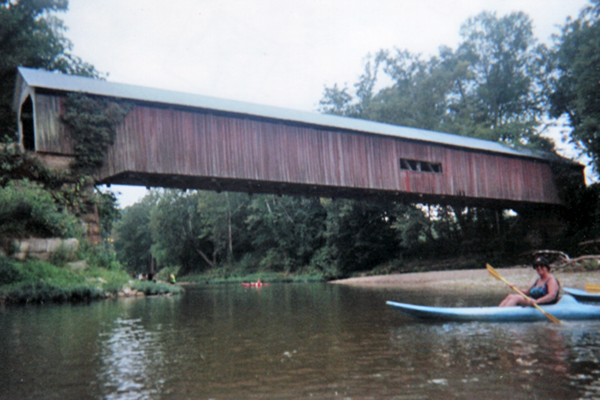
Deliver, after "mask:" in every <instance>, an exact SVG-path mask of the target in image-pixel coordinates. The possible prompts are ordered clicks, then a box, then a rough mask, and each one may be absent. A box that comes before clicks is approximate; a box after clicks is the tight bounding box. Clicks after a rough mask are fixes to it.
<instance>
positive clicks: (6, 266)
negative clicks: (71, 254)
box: [0, 257, 183, 304]
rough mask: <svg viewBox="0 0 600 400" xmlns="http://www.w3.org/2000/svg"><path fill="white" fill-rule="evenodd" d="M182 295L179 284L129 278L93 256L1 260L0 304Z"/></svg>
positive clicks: (114, 267)
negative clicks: (62, 259)
mask: <svg viewBox="0 0 600 400" xmlns="http://www.w3.org/2000/svg"><path fill="white" fill-rule="evenodd" d="M182 292H183V288H182V287H181V286H179V285H171V284H168V283H165V282H149V281H139V280H137V279H131V277H130V276H129V275H128V274H127V272H125V271H124V270H123V269H122V268H121V266H120V264H118V263H116V262H102V263H99V262H98V260H94V259H93V257H90V258H88V259H87V260H85V261H83V260H82V261H78V262H76V263H56V264H54V263H51V262H48V261H43V260H26V261H24V262H19V261H15V260H12V259H9V258H7V257H0V304H29V303H37V304H39V303H50V302H52V303H64V302H86V301H92V300H101V299H106V298H113V297H134V296H153V295H172V294H178V293H182Z"/></svg>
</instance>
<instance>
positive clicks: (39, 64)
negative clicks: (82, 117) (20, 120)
mask: <svg viewBox="0 0 600 400" xmlns="http://www.w3.org/2000/svg"><path fill="white" fill-rule="evenodd" d="M67 6H68V1H67V0H0V141H2V142H10V141H14V140H15V132H16V117H15V115H14V113H13V112H12V107H11V104H12V97H13V95H14V88H15V81H16V74H17V67H19V66H23V67H30V68H41V69H46V70H51V71H52V70H57V71H61V72H64V73H68V74H75V75H85V76H95V77H99V76H100V74H99V73H98V72H97V71H96V70H95V68H94V67H93V66H91V65H89V64H87V63H85V62H83V61H81V59H80V58H78V57H76V56H74V55H73V54H72V53H71V49H72V44H71V42H70V41H69V40H68V39H67V38H66V37H65V36H64V32H65V30H66V29H65V26H64V24H63V22H62V20H60V19H58V18H57V17H56V16H55V13H57V12H64V11H66V10H67Z"/></svg>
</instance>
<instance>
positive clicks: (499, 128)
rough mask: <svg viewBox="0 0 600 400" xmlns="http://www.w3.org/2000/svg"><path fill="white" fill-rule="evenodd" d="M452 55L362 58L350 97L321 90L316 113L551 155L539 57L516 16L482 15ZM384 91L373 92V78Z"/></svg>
mask: <svg viewBox="0 0 600 400" xmlns="http://www.w3.org/2000/svg"><path fill="white" fill-rule="evenodd" d="M460 33H461V36H462V38H463V41H462V43H461V44H460V45H459V46H458V48H457V50H456V51H453V50H452V49H450V48H448V47H444V46H443V47H441V48H440V50H439V55H438V56H435V57H431V58H430V59H429V60H423V59H422V58H421V57H420V56H418V55H414V54H411V53H409V52H407V51H401V50H394V51H389V50H381V51H379V52H378V53H377V54H376V55H375V56H367V61H366V63H365V70H364V73H363V74H362V75H361V76H360V78H359V81H358V82H357V83H356V84H355V85H354V87H355V93H354V94H352V93H351V91H350V90H349V89H348V88H347V87H344V88H340V87H338V86H337V85H334V86H333V87H332V88H325V93H324V96H323V99H322V100H321V102H320V105H321V107H320V108H321V111H322V112H326V113H333V114H339V115H346V116H350V117H356V118H363V119H370V120H375V121H380V122H385V123H391V124H395V125H402V126H410V127H416V128H422V129H429V130H435V131H442V132H448V133H455V134H460V135H466V136H473V137H479V138H482V139H487V140H494V141H500V142H504V143H506V144H509V145H512V146H531V147H537V148H543V149H545V150H552V149H553V145H552V143H551V142H550V141H547V140H545V139H544V138H542V137H541V136H540V135H539V132H538V130H539V127H540V121H541V119H542V116H543V113H544V98H543V94H544V93H545V92H544V89H545V86H544V75H545V74H546V70H547V66H548V62H547V55H548V51H547V49H546V48H545V47H544V46H542V45H538V44H537V41H536V39H535V37H534V36H533V32H532V23H531V20H530V19H529V17H528V16H527V15H525V14H523V13H512V14H510V15H507V16H505V17H501V18H499V17H497V16H496V15H495V14H493V13H488V12H484V13H481V14H479V15H478V16H476V17H473V18H470V19H469V20H467V21H466V22H465V23H464V24H463V25H462V27H461V30H460ZM380 74H384V75H385V76H386V81H391V82H392V83H391V85H388V86H385V87H383V88H382V89H380V90H379V91H375V88H376V87H377V86H378V83H379V81H378V76H379V75H380Z"/></svg>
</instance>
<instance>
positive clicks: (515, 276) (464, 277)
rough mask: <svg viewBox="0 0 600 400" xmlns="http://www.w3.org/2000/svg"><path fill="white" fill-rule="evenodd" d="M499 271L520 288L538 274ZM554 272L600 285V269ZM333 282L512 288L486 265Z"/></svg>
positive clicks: (575, 283)
mask: <svg viewBox="0 0 600 400" xmlns="http://www.w3.org/2000/svg"><path fill="white" fill-rule="evenodd" d="M497 271H498V272H499V273H500V275H501V276H502V277H503V278H504V279H506V280H507V281H509V282H511V283H513V284H514V285H516V286H517V287H520V288H526V287H528V286H529V285H531V284H532V283H533V282H534V281H535V279H536V278H537V274H536V273H535V271H533V270H532V269H531V268H525V267H516V268H498V269H497ZM553 274H554V276H555V277H556V278H557V279H558V280H559V281H560V283H561V285H562V286H563V287H564V286H567V287H572V288H578V289H583V287H584V285H585V284H586V283H598V284H600V271H593V272H566V271H560V270H557V271H553ZM331 283H334V284H340V285H352V286H358V287H369V288H382V289H384V288H390V289H391V288H396V289H402V288H406V289H414V290H417V289H421V290H440V291H446V292H451V291H458V292H462V291H468V292H469V293H476V292H482V293H483V292H487V293H490V292H498V293H506V292H508V291H510V289H509V288H508V286H507V285H506V284H505V283H503V282H502V281H499V280H496V279H494V278H493V277H492V276H491V275H490V274H489V272H488V271H487V269H485V268H482V269H471V270H458V271H434V272H415V273H410V274H392V275H379V276H368V277H359V278H350V279H342V280H337V281H332V282H331Z"/></svg>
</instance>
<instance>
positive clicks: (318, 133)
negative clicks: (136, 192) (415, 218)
mask: <svg viewBox="0 0 600 400" xmlns="http://www.w3.org/2000/svg"><path fill="white" fill-rule="evenodd" d="M74 92H83V93H85V94H88V95H91V96H101V97H104V98H108V99H118V100H125V101H127V102H129V103H130V104H132V108H131V110H130V112H129V113H128V115H127V116H126V117H125V119H124V121H123V122H122V123H121V124H120V126H118V129H117V138H116V142H115V144H114V146H112V148H111V149H110V150H109V153H108V155H107V157H106V159H105V163H104V167H103V168H102V169H101V170H100V171H98V174H97V177H96V178H97V181H98V182H99V183H106V184H110V183H114V184H125V185H141V186H147V187H153V186H158V187H169V188H181V189H208V190H216V191H221V190H230V191H242V192H248V193H276V194H292V195H303V196H323V197H349V198H387V199H395V200H399V201H409V202H423V203H427V202H429V203H438V204H453V203H457V204H464V205H482V206H492V207H501V208H514V209H518V208H519V207H523V206H531V205H549V206H556V205H560V204H561V203H562V201H561V191H562V190H563V188H562V187H561V184H560V183H559V182H560V180H559V179H557V171H559V170H560V171H561V175H564V174H565V173H566V174H567V175H569V176H572V177H573V176H574V177H575V179H581V182H583V179H584V176H583V166H582V165H580V164H576V163H574V162H571V161H568V160H564V159H560V158H558V157H556V156H553V157H550V156H549V155H546V154H538V153H534V152H532V151H530V150H516V149H513V148H510V147H507V146H504V145H502V144H500V143H496V142H490V141H485V140H479V139H474V138H469V137H464V136H457V135H450V134H445V133H439V132H432V131H427V130H422V129H414V128H407V127H401V126H393V125H388V124H382V123H377V122H371V121H365V120H359V119H353V118H345V117H339V116H333V115H324V114H317V113H309V112H299V111H292V110H287V109H282V108H276V107H267V106H259V105H255V104H249V103H243V102H236V101H228V100H222V99H216V98H210V97H205V96H199V95H193V94H187V93H178V92H172V91H166V90H159V89H151V88H145V87H138V86H132V85H125V84H118V83H111V82H107V81H103V80H97V79H91V78H85V77H78V76H70V75H63V74H59V73H53V72H48V71H42V70H33V69H27V68H19V71H18V78H17V86H16V93H15V98H14V109H15V111H16V112H17V113H18V115H19V122H20V123H19V134H20V140H21V143H22V144H23V146H24V147H25V148H26V149H28V150H31V151H35V152H37V153H38V154H39V155H40V156H41V157H43V158H45V159H46V160H48V163H50V164H53V163H54V164H60V162H61V160H63V161H64V160H69V159H70V157H72V156H73V145H72V143H73V141H72V139H71V137H70V133H69V131H68V129H67V128H66V127H65V125H64V124H63V123H62V122H61V121H60V116H61V114H62V113H64V106H63V102H64V99H65V97H66V96H67V94H69V93H74Z"/></svg>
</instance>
